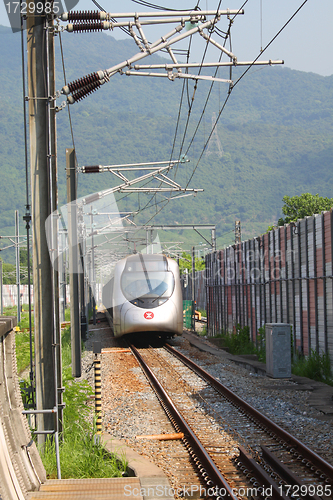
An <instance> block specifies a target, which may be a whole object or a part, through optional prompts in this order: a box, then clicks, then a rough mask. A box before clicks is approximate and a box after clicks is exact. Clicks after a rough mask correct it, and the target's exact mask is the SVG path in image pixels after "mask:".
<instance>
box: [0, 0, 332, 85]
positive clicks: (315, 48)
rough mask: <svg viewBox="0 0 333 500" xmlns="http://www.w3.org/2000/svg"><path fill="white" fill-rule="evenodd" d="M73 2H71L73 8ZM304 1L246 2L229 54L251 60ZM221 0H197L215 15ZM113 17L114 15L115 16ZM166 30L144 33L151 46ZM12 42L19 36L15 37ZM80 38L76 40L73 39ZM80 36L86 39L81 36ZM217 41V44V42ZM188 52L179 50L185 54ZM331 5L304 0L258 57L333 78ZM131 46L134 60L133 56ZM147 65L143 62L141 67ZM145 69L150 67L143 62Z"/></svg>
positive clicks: (112, 6)
mask: <svg viewBox="0 0 333 500" xmlns="http://www.w3.org/2000/svg"><path fill="white" fill-rule="evenodd" d="M13 1H15V0H3V2H1V3H0V24H2V25H4V26H9V25H10V24H9V19H8V16H7V12H6V8H8V7H5V4H7V5H8V2H13ZM74 1H75V0H72V2H74ZM155 1H156V4H158V5H160V6H162V7H166V8H175V9H178V10H179V9H184V10H187V9H191V8H193V7H195V5H196V3H197V1H198V0H193V2H191V1H189V0H160V1H157V0H155ZM244 1H245V0H222V1H221V2H220V8H221V9H227V8H230V9H238V8H240V7H241V6H242V4H243V3H244ZM302 3H303V0H248V1H247V2H246V5H245V6H244V11H245V13H244V15H242V16H238V17H237V18H236V20H235V22H234V24H233V27H232V51H233V53H234V54H235V55H236V56H237V59H238V61H249V60H253V59H254V58H255V57H257V55H258V54H259V52H260V49H261V47H265V46H266V45H267V44H268V43H269V42H270V41H271V39H272V38H273V37H274V36H275V35H276V34H277V33H278V31H279V30H280V29H281V28H282V27H283V25H284V24H285V23H286V22H287V21H288V19H289V18H290V17H291V16H292V15H293V14H294V12H295V11H296V10H297V9H298V8H299V7H300V6H301V5H302ZM99 4H100V5H101V6H102V7H103V8H104V9H105V10H106V11H107V12H112V13H116V12H146V11H149V10H150V9H148V8H147V7H143V6H142V5H138V4H137V3H135V2H133V0H121V1H119V0H118V1H114V0H99ZM218 4H219V0H200V2H199V6H200V8H201V10H206V9H208V10H212V9H216V8H217V6H218ZM73 10H96V6H95V5H94V4H93V2H92V0H79V2H78V3H77V5H76V6H75V8H74V9H73ZM114 17H116V15H115V16H114ZM218 27H220V29H222V30H223V29H224V28H226V21H225V19H224V20H221V21H220V23H219V24H218ZM169 30H170V26H166V27H165V26H158V27H154V28H151V29H150V31H149V30H148V29H147V30H146V31H145V33H146V36H147V38H148V39H149V41H154V40H155V39H157V38H159V37H160V36H161V35H163V34H166V33H167V32H168V31H169ZM13 36H19V34H18V33H15V34H13ZM73 36H78V35H73ZM82 36H89V34H84V35H82ZM111 36H114V37H115V38H117V39H121V38H125V37H126V35H124V33H123V32H122V31H120V30H119V28H118V29H116V30H114V31H113V32H112V33H111ZM217 41H220V40H219V39H218V38H217ZM185 47H187V43H186V45H183V48H185ZM332 48H333V1H332V0H321V2H318V0H317V1H315V0H308V1H307V2H306V3H305V5H304V6H303V7H302V9H301V10H300V12H299V13H298V14H297V15H296V16H295V17H294V19H293V20H292V21H291V22H290V24H289V25H288V26H287V27H286V28H285V29H284V30H283V31H282V33H281V34H280V35H279V36H278V37H277V39H276V40H275V41H274V42H273V43H272V44H271V45H270V46H269V48H268V49H267V50H266V51H265V53H264V54H263V55H262V59H264V60H266V59H283V60H284V61H285V66H287V67H288V68H291V69H295V70H299V71H305V72H313V73H317V74H320V75H323V76H330V75H332V74H333V55H332ZM203 50H204V41H203V40H202V39H201V37H200V36H198V35H197V36H196V37H195V39H194V41H193V45H192V50H191V60H192V61H196V62H198V61H201V58H202V54H203ZM137 51H138V50H137V48H136V46H135V45H133V54H129V56H131V55H134V54H135V53H136V52H137ZM217 59H218V53H217V50H215V51H214V50H211V51H210V52H209V53H208V54H207V55H206V61H215V60H217ZM143 63H146V61H142V64H143ZM147 63H148V61H147Z"/></svg>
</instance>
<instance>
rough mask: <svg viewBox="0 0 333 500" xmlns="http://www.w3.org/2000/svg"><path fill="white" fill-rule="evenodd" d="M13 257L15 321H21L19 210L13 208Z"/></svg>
mask: <svg viewBox="0 0 333 500" xmlns="http://www.w3.org/2000/svg"><path fill="white" fill-rule="evenodd" d="M15 257H16V293H17V322H18V323H19V322H20V321H21V297H20V234H19V211H18V210H15Z"/></svg>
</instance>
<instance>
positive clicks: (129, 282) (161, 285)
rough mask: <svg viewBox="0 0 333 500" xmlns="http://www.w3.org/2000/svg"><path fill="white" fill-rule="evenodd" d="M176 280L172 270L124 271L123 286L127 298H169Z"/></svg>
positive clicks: (130, 299)
mask: <svg viewBox="0 0 333 500" xmlns="http://www.w3.org/2000/svg"><path fill="white" fill-rule="evenodd" d="M174 285H175V280H174V277H173V274H172V273H171V272H170V271H149V272H147V273H146V274H145V273H143V272H138V271H133V272H124V273H123V275H122V277H121V288H122V291H123V293H124V295H125V297H126V299H127V300H129V301H132V300H134V299H140V298H141V299H143V298H145V299H158V298H160V297H163V298H164V299H168V298H169V297H170V296H171V294H172V292H173V289H174Z"/></svg>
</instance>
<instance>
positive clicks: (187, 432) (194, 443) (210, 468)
mask: <svg viewBox="0 0 333 500" xmlns="http://www.w3.org/2000/svg"><path fill="white" fill-rule="evenodd" d="M129 347H130V349H131V350H132V352H133V354H134V356H135V357H136V359H137V360H138V362H139V363H140V365H141V367H142V369H143V371H144V373H145V374H146V376H147V378H148V380H149V382H150V384H151V386H152V387H153V389H154V391H155V392H156V394H157V396H158V398H159V400H160V401H161V403H162V406H163V407H164V409H165V411H166V412H167V414H168V416H169V418H171V421H172V423H173V425H174V426H175V428H176V430H177V431H178V432H183V433H184V438H183V441H184V442H185V444H187V447H188V449H189V452H190V454H191V455H192V458H193V459H194V460H195V458H197V459H198V460H199V461H200V464H201V466H202V467H204V470H203V469H202V467H200V466H198V467H199V471H200V473H201V474H202V476H203V478H204V479H205V481H206V482H207V486H208V487H213V486H214V485H215V487H218V488H219V490H220V491H221V490H222V491H225V492H226V495H225V498H231V499H232V500H238V498H237V496H235V495H234V493H233V492H232V487H231V486H230V485H229V483H228V482H227V480H226V479H225V477H224V476H223V474H222V473H221V472H220V470H219V469H218V468H217V466H216V464H215V462H214V461H213V460H212V458H211V457H210V455H209V454H208V453H207V451H206V449H205V448H204V447H203V445H202V444H201V442H200V440H199V439H198V437H197V436H196V434H195V433H194V432H193V430H192V429H191V427H190V426H189V425H188V423H187V422H186V420H185V419H184V417H183V416H182V414H181V413H180V412H179V410H178V408H177V407H176V405H175V404H174V403H173V401H172V400H171V398H170V396H169V395H168V393H167V392H166V390H165V389H164V388H163V386H162V385H161V383H160V382H159V381H158V380H157V378H156V377H155V375H154V373H153V372H152V370H151V369H150V368H149V366H147V364H146V363H145V361H144V359H143V357H142V356H141V354H140V353H139V351H138V350H137V349H136V347H135V346H134V345H133V344H129ZM196 465H198V464H196ZM209 480H210V481H209ZM213 483H214V484H213Z"/></svg>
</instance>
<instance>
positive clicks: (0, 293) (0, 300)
mask: <svg viewBox="0 0 333 500" xmlns="http://www.w3.org/2000/svg"><path fill="white" fill-rule="evenodd" d="M2 282H3V279H2V260H1V259H0V314H1V316H2V315H3V288H2Z"/></svg>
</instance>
